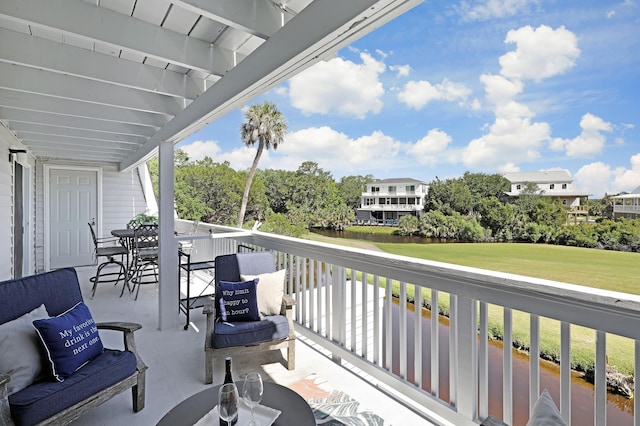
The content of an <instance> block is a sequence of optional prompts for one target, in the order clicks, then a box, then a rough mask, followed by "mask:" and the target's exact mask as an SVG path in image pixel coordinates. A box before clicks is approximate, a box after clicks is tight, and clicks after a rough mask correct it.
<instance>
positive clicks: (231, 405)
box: [218, 383, 238, 425]
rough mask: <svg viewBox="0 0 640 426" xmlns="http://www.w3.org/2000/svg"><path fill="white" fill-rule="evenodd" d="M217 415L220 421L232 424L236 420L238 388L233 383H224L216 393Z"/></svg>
mask: <svg viewBox="0 0 640 426" xmlns="http://www.w3.org/2000/svg"><path fill="white" fill-rule="evenodd" d="M218 414H219V415H220V419H221V420H224V421H225V422H227V424H229V425H230V424H232V422H233V421H234V420H235V419H237V418H238V388H237V387H236V385H235V383H225V384H224V385H222V386H221V387H220V390H219V391H218Z"/></svg>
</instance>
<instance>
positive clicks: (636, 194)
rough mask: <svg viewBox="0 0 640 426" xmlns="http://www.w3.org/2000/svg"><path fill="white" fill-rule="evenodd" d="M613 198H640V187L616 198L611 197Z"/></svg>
mask: <svg viewBox="0 0 640 426" xmlns="http://www.w3.org/2000/svg"><path fill="white" fill-rule="evenodd" d="M611 198H618V199H625V198H640V186H639V187H637V188H636V189H634V190H633V191H631V192H629V193H626V194H620V195H616V196H615V197H611Z"/></svg>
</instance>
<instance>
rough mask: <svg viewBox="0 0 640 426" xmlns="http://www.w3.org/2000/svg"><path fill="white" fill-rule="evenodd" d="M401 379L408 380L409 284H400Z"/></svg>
mask: <svg viewBox="0 0 640 426" xmlns="http://www.w3.org/2000/svg"><path fill="white" fill-rule="evenodd" d="M399 304H400V309H399V315H400V322H399V323H400V329H399V330H398V333H399V334H400V336H399V337H400V339H399V341H400V347H399V348H398V349H399V351H400V377H402V378H403V379H405V380H406V379H407V283H405V282H403V281H401V282H400V301H399Z"/></svg>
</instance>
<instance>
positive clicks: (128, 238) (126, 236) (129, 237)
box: [111, 228, 136, 297]
mask: <svg viewBox="0 0 640 426" xmlns="http://www.w3.org/2000/svg"><path fill="white" fill-rule="evenodd" d="M111 235H113V236H114V237H116V238H118V239H119V240H120V244H122V246H123V247H124V248H126V249H127V278H126V281H125V285H124V287H122V292H121V293H120V297H122V295H123V294H124V288H125V287H126V288H128V289H129V292H131V286H129V280H130V279H131V275H132V274H133V271H132V268H133V256H132V253H131V250H133V239H134V238H135V236H136V230H135V229H132V228H126V229H112V230H111Z"/></svg>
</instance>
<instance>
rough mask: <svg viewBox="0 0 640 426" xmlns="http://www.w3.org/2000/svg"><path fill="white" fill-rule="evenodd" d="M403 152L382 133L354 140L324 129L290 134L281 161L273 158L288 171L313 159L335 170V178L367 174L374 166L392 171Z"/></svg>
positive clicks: (280, 157) (313, 128)
mask: <svg viewBox="0 0 640 426" xmlns="http://www.w3.org/2000/svg"><path fill="white" fill-rule="evenodd" d="M401 149H402V143H401V142H398V141H396V140H395V139H394V138H392V137H391V136H388V135H385V134H384V133H382V132H380V131H374V132H373V133H371V134H370V135H363V136H360V137H358V138H351V137H349V136H347V135H346V134H344V133H341V132H338V131H336V130H334V129H332V128H330V127H327V126H323V127H310V128H306V129H302V130H298V131H296V132H292V133H289V134H287V135H286V136H285V140H284V143H283V144H282V145H281V146H279V147H278V151H277V154H278V158H277V159H276V156H275V155H274V156H273V158H274V162H277V167H278V168H284V169H289V170H295V169H297V168H298V166H299V165H300V164H301V163H302V162H303V161H308V160H309V159H312V161H314V162H316V163H318V164H319V165H320V167H321V168H323V169H325V170H332V171H333V172H334V175H351V174H358V173H364V174H367V173H370V171H371V165H372V164H382V165H385V166H388V167H390V168H393V167H395V166H398V165H399V164H401V163H399V162H398V159H397V157H398V155H399V153H400V150H401ZM274 154H275V153H274ZM383 167H384V166H383ZM340 171H343V173H342V174H341V173H340ZM334 177H335V176H334Z"/></svg>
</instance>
